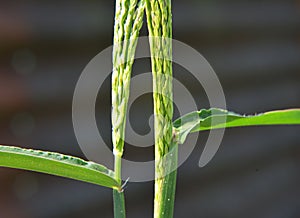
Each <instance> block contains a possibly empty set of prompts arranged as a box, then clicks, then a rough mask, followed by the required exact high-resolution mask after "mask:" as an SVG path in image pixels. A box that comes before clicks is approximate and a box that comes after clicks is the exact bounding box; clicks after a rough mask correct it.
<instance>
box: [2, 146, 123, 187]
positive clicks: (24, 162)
mask: <svg viewBox="0 0 300 218" xmlns="http://www.w3.org/2000/svg"><path fill="white" fill-rule="evenodd" d="M0 167H9V168H16V169H23V170H30V171H34V172H40V173H46V174H50V175H56V176H61V177H65V178H70V179H75V180H79V181H83V182H88V183H92V184H96V185H100V186H105V187H108V188H113V189H118V188H119V185H118V183H117V181H116V180H115V179H114V173H113V172H112V171H111V170H109V169H107V168H106V167H104V166H102V165H100V164H97V163H94V162H91V161H85V160H83V159H80V158H77V157H73V156H69V155H63V154H60V153H55V152H47V151H39V150H33V149H24V148H19V147H14V146H5V145H0Z"/></svg>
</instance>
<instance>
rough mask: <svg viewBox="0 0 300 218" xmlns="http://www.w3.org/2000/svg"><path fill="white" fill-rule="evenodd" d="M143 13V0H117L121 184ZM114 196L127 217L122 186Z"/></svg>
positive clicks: (116, 142) (116, 131) (115, 91)
mask: <svg viewBox="0 0 300 218" xmlns="http://www.w3.org/2000/svg"><path fill="white" fill-rule="evenodd" d="M143 15H144V0H141V1H139V2H138V0H116V11H115V25H114V42H113V43H114V47H113V74H112V141H113V153H114V156H115V178H116V180H117V181H118V182H119V183H120V184H121V182H122V179H121V178H122V177H121V169H122V166H121V159H122V155H123V149H124V137H125V123H126V113H127V104H128V98H129V88H130V76H131V70H132V65H133V61H134V53H135V48H136V44H137V38H138V35H139V31H140V28H141V27H142V23H143ZM113 197H114V216H115V217H116V218H119V217H120V218H123V217H125V198H124V193H123V190H114V191H113Z"/></svg>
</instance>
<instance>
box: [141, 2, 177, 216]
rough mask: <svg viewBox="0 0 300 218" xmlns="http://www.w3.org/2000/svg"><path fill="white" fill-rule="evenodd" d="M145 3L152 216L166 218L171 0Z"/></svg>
mask: <svg viewBox="0 0 300 218" xmlns="http://www.w3.org/2000/svg"><path fill="white" fill-rule="evenodd" d="M146 2H147V3H146V14H147V24H148V30H149V36H150V39H149V43H150V50H151V62H152V73H153V101H154V115H155V121H154V127H155V163H156V164H155V194H154V217H155V218H160V217H164V218H169V217H173V209H174V199H175V187H176V165H177V144H176V143H174V142H173V138H172V137H173V132H172V130H173V129H172V117H173V93H172V40H171V39H172V14H171V0H147V1H146ZM174 169H175V170H174ZM172 171H173V172H172Z"/></svg>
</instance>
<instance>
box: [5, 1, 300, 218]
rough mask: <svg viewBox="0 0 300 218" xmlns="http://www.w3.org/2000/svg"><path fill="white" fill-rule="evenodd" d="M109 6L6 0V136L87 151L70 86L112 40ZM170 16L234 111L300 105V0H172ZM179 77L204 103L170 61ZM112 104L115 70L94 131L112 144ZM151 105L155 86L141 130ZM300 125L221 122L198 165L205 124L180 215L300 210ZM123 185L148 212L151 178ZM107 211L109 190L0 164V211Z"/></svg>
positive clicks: (141, 115)
mask: <svg viewBox="0 0 300 218" xmlns="http://www.w3.org/2000/svg"><path fill="white" fill-rule="evenodd" d="M113 16H114V1H108V0H107V1H100V0H99V1H96V0H88V1H83V0H73V1H67V0H61V1H48V0H44V1H37V0H27V1H21V0H19V1H17V0H13V1H0V143H1V144H8V145H21V146H24V147H28V148H38V149H41V150H52V151H58V152H63V153H66V154H72V155H77V156H80V157H82V158H84V156H83V154H82V152H81V151H80V148H79V146H78V144H77V142H76V138H75V135H74V132H73V127H72V114H71V112H72V97H73V91H74V88H75V85H76V81H77V80H78V78H79V76H80V74H81V72H82V70H83V69H84V67H85V66H86V64H87V63H88V62H89V60H90V59H91V58H93V57H94V56H95V55H96V54H97V53H99V52H100V51H102V50H103V49H104V48H106V47H108V46H110V45H111V43H112V36H113V31H112V30H113ZM173 18H174V21H173V28H174V38H175V39H177V40H180V41H182V42H185V43H187V44H189V45H190V46H192V47H194V48H195V49H197V50H198V51H199V52H200V53H201V54H203V55H204V56H205V57H206V58H207V60H208V61H209V62H210V64H211V65H212V66H213V68H214V69H215V72H216V73H217V75H218V76H219V78H220V81H221V83H222V85H223V88H224V92H225V95H226V98H227V106H228V109H230V110H234V111H236V112H239V113H257V112H262V111H266V110H273V109H284V108H292V107H300V101H299V100H300V86H299V85H300V72H299V71H300V1H299V0H297V1H292V0H260V1H259V0H252V1H247V0H239V1H237V0H227V1H221V0H211V1H205V0H203V1H199V0H188V1H173ZM142 34H143V35H146V34H147V31H146V28H144V29H143V30H142ZM147 67H148V70H149V61H147V60H146V61H144V62H143V61H138V62H137V63H136V65H135V72H134V73H133V74H134V75H136V74H138V72H146V70H147ZM174 75H175V77H176V78H178V79H179V80H180V81H182V83H183V84H185V85H186V87H188V88H189V90H190V92H191V93H192V95H193V96H194V99H195V100H196V102H197V105H198V107H199V108H202V107H209V105H208V103H207V99H206V96H205V93H204V91H203V89H202V88H201V86H200V84H195V82H194V81H195V80H194V79H193V77H192V76H191V75H189V73H188V72H184V70H183V69H181V68H180V67H176V66H175V68H174ZM145 82H146V81H145ZM149 82H151V81H149ZM179 104H180V102H179ZM110 108H111V106H110V78H108V79H107V81H106V83H105V84H104V85H103V86H102V87H101V93H100V94H99V99H98V102H97V113H98V114H97V118H98V121H99V123H100V124H101V128H99V129H100V132H101V134H102V136H103V137H104V138H105V139H106V141H107V142H108V144H109V143H110V141H111V138H110V137H111V136H110V131H111V124H110ZM151 111H152V100H151V95H150V94H149V95H145V96H143V97H141V98H139V99H138V100H137V101H136V103H135V104H134V105H133V108H132V110H131V112H130V113H134V117H133V116H132V115H130V119H131V122H132V123H133V126H136V128H138V129H139V131H141V133H142V134H145V133H147V131H149V130H148V129H147V128H148V126H146V127H145V125H144V124H146V123H147V122H148V119H149V116H150V115H151ZM100 124H99V125H100ZM139 124H140V125H139ZM143 128H144V129H143ZM299 131H300V127H299V126H294V127H291V126H280V127H250V128H239V129H230V130H226V133H225V136H224V140H223V143H222V146H221V148H220V149H219V151H218V153H217V155H216V156H215V157H214V159H213V160H212V161H211V162H210V163H209V164H208V165H207V166H206V167H204V168H199V167H198V161H199V157H200V154H201V152H202V149H203V147H204V144H205V141H206V138H207V134H208V133H201V134H200V135H199V136H200V137H199V138H200V139H199V140H198V145H197V146H196V148H195V150H194V151H193V153H192V155H191V156H190V157H189V159H188V160H187V161H186V162H185V163H184V164H183V165H182V166H181V167H180V168H179V170H178V185H177V192H176V204H175V217H204V218H220V217H222V218H223V217H228V218H229V217H230V218H240V217H244V218H253V217H255V218H298V217H300V188H299V184H300V175H299V172H300V165H299V164H300V159H299V158H300V134H299ZM134 148H135V147H129V148H128V151H129V152H128V151H127V152H128V153H130V151H131V155H130V154H127V155H128V156H130V157H131V158H133V159H134V158H136V159H139V160H143V157H147V158H148V159H149V157H148V156H149V155H150V156H151V157H152V155H153V154H152V148H151V147H150V148H148V149H146V148H145V150H141V149H140V148H139V149H140V150H139V151H137V152H135V151H134ZM151 157H150V158H151ZM125 192H126V195H127V198H126V199H127V211H128V217H130V218H131V217H137V218H138V217H151V216H152V198H153V197H152V196H153V183H152V182H144V183H129V184H128V185H127V188H126V190H125ZM112 216H113V213H112V197H111V190H109V189H106V188H101V187H97V186H95V185H91V184H85V183H82V182H77V181H73V180H69V179H63V178H58V177H53V176H48V175H43V174H39V173H31V172H25V171H20V170H12V169H4V168H1V169H0V217H1V218H53V217H56V218H67V217H74V218H75V217H87V218H94V217H112Z"/></svg>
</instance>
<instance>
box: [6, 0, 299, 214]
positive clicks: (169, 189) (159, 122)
mask: <svg viewBox="0 0 300 218" xmlns="http://www.w3.org/2000/svg"><path fill="white" fill-rule="evenodd" d="M145 12H146V13H145ZM144 14H146V19H147V26H148V32H149V44H150V50H151V54H152V55H151V57H152V58H151V62H152V72H153V101H154V115H155V121H154V127H155V152H154V153H155V163H156V164H155V194H154V212H153V215H154V217H155V218H160V217H166V218H169V217H173V210H174V200H175V187H176V167H174V166H176V165H177V152H178V150H177V149H178V144H183V143H184V141H185V139H186V137H187V135H188V134H189V133H192V132H198V131H206V130H213V129H218V128H229V127H242V126H259V125H291V124H300V109H287V110H278V111H271V112H266V113H261V114H258V115H250V116H248V115H240V114H237V113H234V112H229V111H226V110H223V109H217V108H211V109H207V110H206V109H202V110H200V111H195V112H192V113H189V114H186V115H184V116H183V117H181V118H179V119H177V120H175V121H174V122H172V119H173V106H172V104H173V103H172V62H171V61H170V60H171V56H172V43H171V39H172V14H171V0H140V1H138V0H116V11H115V25H114V39H113V42H114V49H113V75H112V126H113V129H112V139H113V140H112V141H113V154H114V156H115V167H114V170H111V169H107V168H106V167H105V166H102V165H100V164H97V163H94V162H91V161H85V160H83V159H80V158H77V157H72V156H68V155H63V154H59V153H54V152H49V151H39V150H31V149H23V148H20V147H13V146H5V145H1V146H0V166H2V167H9V168H17V169H23V170H31V171H35V172H41V173H46V174H51V175H56V176H62V177H65V178H70V179H75V180H79V181H84V182H88V183H93V184H96V185H99V186H104V187H108V188H111V189H112V190H113V200H114V216H115V217H117V218H123V217H125V216H126V215H125V214H126V213H125V198H124V191H123V188H122V180H121V169H122V166H121V158H122V155H123V149H124V137H125V123H126V122H125V121H126V112H127V103H128V98H129V87H130V77H131V70H132V65H133V62H134V54H135V48H136V45H137V39H138V36H139V30H140V28H141V26H142V24H143V16H144ZM158 55H159V58H158ZM215 118H220V119H217V120H219V122H211V121H212V119H215ZM170 154H171V155H170ZM167 155H168V156H169V158H165V157H166V156H167Z"/></svg>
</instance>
